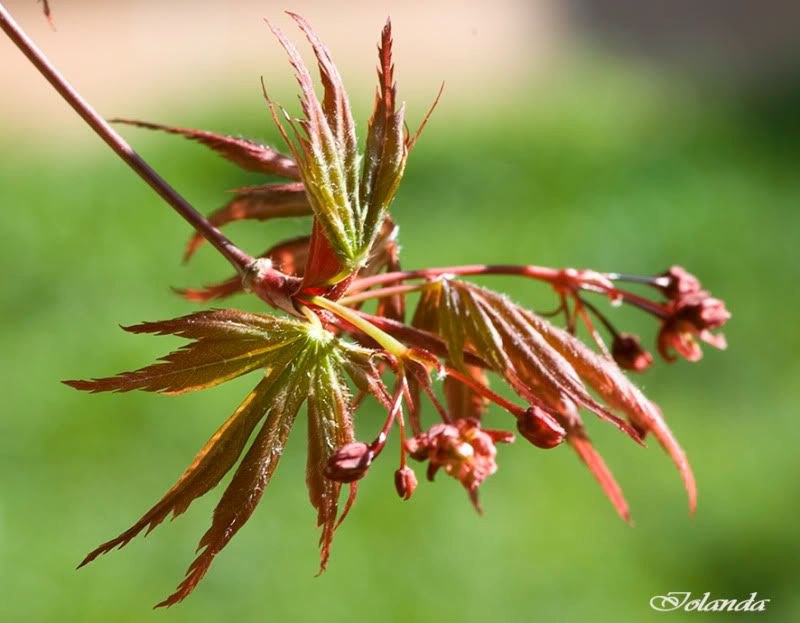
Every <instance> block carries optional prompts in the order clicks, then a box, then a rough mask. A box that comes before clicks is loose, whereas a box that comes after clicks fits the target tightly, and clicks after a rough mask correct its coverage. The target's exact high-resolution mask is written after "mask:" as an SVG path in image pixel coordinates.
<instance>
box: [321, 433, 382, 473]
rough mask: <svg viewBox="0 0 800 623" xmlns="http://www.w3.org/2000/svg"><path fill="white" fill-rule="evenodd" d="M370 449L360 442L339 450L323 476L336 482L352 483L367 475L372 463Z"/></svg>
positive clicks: (331, 459)
mask: <svg viewBox="0 0 800 623" xmlns="http://www.w3.org/2000/svg"><path fill="white" fill-rule="evenodd" d="M372 456H373V453H372V449H371V448H370V447H369V446H368V445H367V444H365V443H362V442H360V441H357V442H354V443H348V444H346V445H344V446H342V447H341V448H339V449H338V450H337V451H336V452H335V453H334V454H333V456H331V458H330V459H328V464H327V465H326V466H325V476H326V477H327V478H328V479H330V480H335V481H336V482H353V481H354V480H358V479H359V478H362V477H363V476H364V474H366V473H367V469H369V465H370V463H372Z"/></svg>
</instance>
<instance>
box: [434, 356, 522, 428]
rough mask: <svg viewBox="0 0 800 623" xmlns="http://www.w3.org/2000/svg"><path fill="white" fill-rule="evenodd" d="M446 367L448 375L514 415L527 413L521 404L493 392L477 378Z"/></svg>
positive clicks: (518, 415)
mask: <svg viewBox="0 0 800 623" xmlns="http://www.w3.org/2000/svg"><path fill="white" fill-rule="evenodd" d="M444 369H445V371H446V372H447V376H452V377H453V378H454V379H456V380H457V381H459V382H461V383H464V385H466V386H468V387H469V388H470V389H472V390H473V391H475V392H477V393H478V394H480V395H481V396H483V397H484V398H487V399H489V400H490V401H492V402H493V403H495V404H497V405H499V406H501V407H503V409H505V410H506V411H509V412H510V413H512V414H513V415H515V416H517V417H520V416H521V415H523V414H524V413H525V409H523V408H522V407H520V406H519V405H516V404H514V403H513V402H511V401H510V400H506V399H505V398H503V397H502V396H501V395H500V394H498V393H496V392H493V391H492V390H491V389H489V388H488V387H486V385H483V384H481V383H478V382H477V381H476V380H475V379H472V378H470V377H469V376H467V375H466V374H461V372H459V371H458V370H455V369H453V368H451V367H450V366H445V367H444Z"/></svg>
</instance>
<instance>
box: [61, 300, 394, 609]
mask: <svg viewBox="0 0 800 623" xmlns="http://www.w3.org/2000/svg"><path fill="white" fill-rule="evenodd" d="M126 330H127V331H130V332H133V333H152V334H156V335H167V334H172V335H178V336H180V337H185V338H190V339H192V340H194V341H193V342H190V343H189V344H188V345H187V346H185V347H183V348H182V349H180V350H178V351H175V352H173V353H170V354H169V355H166V356H165V357H162V358H161V362H160V363H156V364H153V365H151V366H147V367H145V368H141V369H139V370H136V371H133V372H125V373H123V374H119V375H116V376H113V377H109V378H103V379H94V380H91V381H66V383H67V384H68V385H70V386H72V387H74V388H76V389H81V390H84V391H89V392H103V391H112V392H113V391H118V392H126V391H131V390H134V389H139V390H144V391H153V392H160V393H166V394H178V393H183V392H188V391H194V390H199V389H205V388H207V387H213V386H214V385H218V384H219V383H223V382H225V381H227V380H230V379H232V378H235V377H238V376H241V375H242V374H246V373H248V372H252V371H254V370H257V369H260V370H263V371H264V372H263V378H262V379H261V381H260V382H259V383H258V385H257V386H256V387H255V389H253V391H252V392H251V393H250V395H248V396H247V398H246V399H245V400H244V402H243V403H242V404H241V405H240V406H239V408H238V409H237V410H236V411H235V413H234V414H233V415H232V416H231V417H230V418H229V419H228V420H227V421H226V422H225V423H224V424H223V425H222V426H221V427H220V428H219V429H218V430H217V432H216V433H214V435H213V436H212V437H211V439H209V441H208V442H207V443H206V445H205V446H204V447H203V448H202V449H201V450H200V452H199V453H198V454H197V456H196V457H195V459H194V461H193V462H192V464H191V465H190V466H189V467H188V468H187V470H186V471H185V472H184V474H183V476H181V478H180V479H179V480H178V482H177V483H175V485H173V486H172V488H170V489H169V491H167V493H166V494H165V495H164V497H162V499H161V500H160V501H159V502H158V503H157V504H156V505H155V506H153V508H151V509H150V510H149V511H148V512H147V513H145V515H144V516H143V517H142V518H141V519H140V520H139V521H138V522H136V523H135V524H134V525H133V526H132V527H131V528H129V529H128V530H126V531H125V532H123V533H122V534H120V535H119V536H118V537H116V538H114V539H112V540H110V541H108V542H106V543H103V544H102V545H100V546H99V547H98V548H97V549H95V550H94V551H92V552H91V553H90V554H89V555H88V556H87V557H86V558H85V559H84V561H83V562H82V563H81V565H80V566H83V565H85V564H87V563H89V562H91V561H92V560H94V559H95V558H96V557H97V556H99V555H100V554H103V553H106V552H108V551H110V550H111V549H113V548H115V547H122V546H124V545H126V544H127V543H128V542H129V541H130V540H131V539H132V538H133V537H135V536H136V535H137V534H139V533H140V532H141V531H142V530H144V529H146V530H147V532H148V533H149V532H150V531H152V530H153V529H154V528H155V527H156V526H157V525H158V524H159V523H161V522H162V521H163V520H164V519H165V518H166V517H167V515H169V514H170V513H172V515H173V517H175V516H177V515H180V514H181V513H183V512H184V511H186V509H187V508H188V507H189V505H190V504H191V503H192V501H193V500H195V499H196V498H198V497H200V496H202V495H204V494H205V493H207V492H208V491H210V490H211V489H212V488H214V487H215V486H216V485H217V484H218V483H219V481H220V480H221V479H222V477H223V476H224V475H225V474H226V473H227V472H228V471H229V470H230V469H232V467H233V465H234V464H235V463H236V461H237V460H238V458H239V456H240V455H241V453H242V452H243V451H244V447H245V445H246V443H247V440H248V439H249V437H250V436H251V433H252V432H253V431H254V430H255V428H256V427H257V426H258V424H259V422H261V420H262V419H264V418H265V417H266V419H265V421H264V423H263V424H262V426H261V428H260V430H259V432H258V434H257V435H256V437H255V439H254V441H253V442H252V444H251V447H250V449H249V450H248V452H247V453H246V454H245V457H244V458H243V459H242V462H241V464H240V465H239V467H238V468H237V470H236V472H235V474H234V477H233V480H232V481H231V483H230V484H229V485H228V487H227V489H226V490H225V492H224V493H223V495H222V498H221V499H220V502H219V504H218V505H217V507H216V509H215V511H214V519H213V522H212V525H211V528H209V530H208V531H207V532H206V534H205V535H204V536H203V538H202V539H201V540H200V546H199V549H200V550H202V551H201V552H200V554H199V556H198V557H197V559H196V560H195V561H194V562H193V563H192V564H191V566H190V567H189V570H188V571H187V576H186V578H185V579H184V581H183V582H182V583H181V584H180V585H179V587H178V590H177V591H176V592H175V593H174V594H173V595H171V596H170V597H168V598H167V599H166V600H164V601H162V602H161V603H159V604H158V605H159V606H169V605H172V604H174V603H176V602H178V601H181V600H182V599H184V598H185V597H186V596H187V595H189V593H191V592H192V590H194V588H195V586H196V585H197V583H198V582H199V581H200V580H201V579H202V578H203V576H204V575H205V574H206V572H207V571H208V568H209V567H210V565H211V562H212V561H213V559H214V556H216V554H217V553H219V552H220V551H221V550H222V548H223V547H225V545H227V543H228V542H229V541H230V539H231V538H232V537H233V535H234V534H235V533H236V532H237V531H238V530H239V529H240V528H241V527H242V525H243V524H244V523H245V522H246V521H247V520H248V519H249V518H250V516H251V515H252V513H253V510H254V509H255V507H256V505H257V504H258V501H259V500H260V498H261V495H262V494H263V492H264V489H265V487H266V486H267V485H268V484H269V481H270V478H271V477H272V473H273V472H274V470H275V468H276V467H277V465H278V461H279V459H280V456H281V453H282V451H283V446H284V444H285V442H286V438H287V436H288V434H289V431H290V429H291V427H292V424H293V422H294V419H295V417H296V415H297V413H298V411H299V409H300V407H301V406H302V404H303V403H304V402H306V400H307V401H308V418H309V447H308V470H307V483H308V489H309V494H310V498H311V502H312V504H313V506H314V507H315V508H316V509H317V512H318V522H319V525H320V526H321V527H322V530H323V532H322V537H321V541H320V542H321V547H322V551H321V560H322V561H321V569H324V568H325V565H326V564H327V561H328V557H329V554H330V545H331V541H332V539H333V531H334V527H335V524H336V517H337V509H338V498H339V492H340V488H341V485H340V483H338V482H335V481H332V480H329V479H327V478H325V477H324V475H323V474H324V470H325V467H326V465H327V464H328V461H329V460H330V458H331V456H332V454H333V452H334V451H335V450H336V449H337V448H339V447H341V446H343V445H345V444H347V443H350V442H351V441H352V440H353V422H352V416H351V412H352V397H351V395H350V392H349V389H348V386H347V383H346V380H345V377H346V376H351V377H352V378H354V380H355V382H357V383H358V385H359V386H365V387H366V388H367V389H368V391H370V388H372V389H371V391H375V392H380V395H379V396H378V398H379V399H380V400H383V393H382V392H383V388H382V383H381V381H380V379H379V378H378V375H377V371H376V369H375V367H374V365H373V363H372V354H373V353H371V352H369V351H366V350H364V349H362V348H359V347H357V346H354V345H352V344H348V343H347V342H344V341H342V340H340V339H339V338H336V337H335V336H334V335H333V334H332V333H330V332H328V331H327V330H325V329H324V328H323V327H322V326H321V325H319V324H313V323H307V322H299V321H296V320H294V319H288V318H276V317H273V316H265V315H261V314H251V313H245V312H239V311H235V310H217V311H209V312H199V313H196V314H191V315H189V316H184V317H181V318H176V319H174V320H168V321H163V322H151V323H144V324H140V325H136V326H134V327H127V328H126ZM365 379H367V380H368V382H367V383H366V385H365V384H364V383H365Z"/></svg>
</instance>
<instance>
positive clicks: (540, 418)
mask: <svg viewBox="0 0 800 623" xmlns="http://www.w3.org/2000/svg"><path fill="white" fill-rule="evenodd" d="M517 430H519V434H520V435H522V436H523V437H525V439H527V440H528V441H530V442H531V443H532V444H533V445H534V446H536V447H537V448H543V449H545V450H549V449H550V448H555V447H556V446H557V445H559V444H560V443H561V442H562V441H564V436H565V435H566V434H567V433H566V431H565V430H564V429H563V428H562V427H561V424H559V423H558V422H556V419H555V418H554V417H553V416H552V415H550V414H549V413H548V412H547V411H545V410H544V409H542V408H541V407H536V406H533V407H529V408H528V409H527V410H526V411H525V413H523V414H522V415H521V416H519V418H517Z"/></svg>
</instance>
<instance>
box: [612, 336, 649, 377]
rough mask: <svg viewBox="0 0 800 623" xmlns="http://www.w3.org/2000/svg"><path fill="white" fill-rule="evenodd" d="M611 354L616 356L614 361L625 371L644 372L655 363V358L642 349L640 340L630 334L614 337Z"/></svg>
mask: <svg viewBox="0 0 800 623" xmlns="http://www.w3.org/2000/svg"><path fill="white" fill-rule="evenodd" d="M611 354H612V355H613V356H614V361H616V362H617V364H619V367H620V368H623V369H624V370H633V371H634V372H644V371H645V370H647V368H649V367H650V364H652V363H653V356H652V355H651V354H650V353H648V352H647V351H646V350H644V349H643V348H642V345H641V343H640V342H639V338H638V337H637V336H636V335H631V334H630V333H620V334H619V335H616V336H614V343H613V344H612V345H611Z"/></svg>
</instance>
